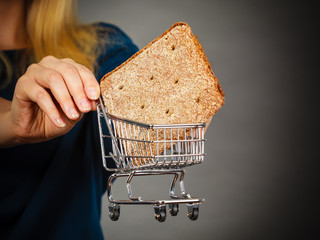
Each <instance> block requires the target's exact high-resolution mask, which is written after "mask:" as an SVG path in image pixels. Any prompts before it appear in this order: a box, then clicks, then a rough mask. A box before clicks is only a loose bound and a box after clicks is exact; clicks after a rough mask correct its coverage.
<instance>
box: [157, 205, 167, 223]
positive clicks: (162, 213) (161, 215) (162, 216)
mask: <svg viewBox="0 0 320 240" xmlns="http://www.w3.org/2000/svg"><path fill="white" fill-rule="evenodd" d="M154 212H155V214H154V217H155V219H156V220H158V221H159V222H164V221H165V220H166V216H167V211H166V205H155V206H154Z"/></svg>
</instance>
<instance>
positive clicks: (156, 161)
mask: <svg viewBox="0 0 320 240" xmlns="http://www.w3.org/2000/svg"><path fill="white" fill-rule="evenodd" d="M97 114H98V124H99V131H100V141H101V151H102V161H103V166H104V168H105V169H106V170H107V171H114V172H115V173H113V174H112V175H111V176H110V177H109V180H108V189H107V194H108V199H109V202H110V203H111V204H110V205H109V217H110V218H111V220H118V218H119V215H120V206H119V204H153V205H154V210H155V218H156V219H157V220H158V221H160V222H162V221H164V220H165V218H166V205H167V204H168V205H169V211H170V213H171V215H173V216H175V215H177V213H178V211H179V204H186V205H187V209H188V214H187V215H188V216H189V218H190V219H191V220H196V219H197V218H198V211H199V204H200V203H201V202H203V201H204V200H203V199H200V198H191V196H190V194H186V193H185V188H184V183H183V178H184V174H185V172H184V170H183V169H182V168H183V167H186V166H191V165H195V164H199V163H201V162H202V161H203V160H204V156H205V153H204V143H205V138H204V132H205V127H206V123H201V124H166V125H163V124H161V125H151V124H145V123H141V122H136V121H132V120H128V119H124V118H119V117H117V116H114V115H111V114H109V113H108V112H107V109H106V108H105V107H104V104H103V101H102V99H100V100H99V104H98V107H97ZM110 140H111V145H112V151H109V152H108V153H107V154H106V151H107V149H109V148H110V147H109V146H110ZM108 147H109V148H108ZM166 174H171V175H173V180H172V183H171V186H170V191H169V196H170V199H169V200H142V198H141V197H135V196H133V195H132V191H131V185H130V182H131V180H132V178H133V176H146V175H166ZM118 177H127V190H128V197H129V199H127V200H115V199H113V197H112V193H111V186H112V183H113V181H114V180H115V179H116V178H118ZM178 179H179V183H180V191H181V194H180V196H177V195H176V194H175V184H176V182H177V180H178Z"/></svg>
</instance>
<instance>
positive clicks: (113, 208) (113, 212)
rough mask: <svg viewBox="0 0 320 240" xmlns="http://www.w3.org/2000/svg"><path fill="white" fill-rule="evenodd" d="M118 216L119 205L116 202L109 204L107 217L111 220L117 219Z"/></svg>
mask: <svg viewBox="0 0 320 240" xmlns="http://www.w3.org/2000/svg"><path fill="white" fill-rule="evenodd" d="M119 216H120V206H119V205H117V204H110V205H109V217H110V219H111V220H112V221H117V220H118V219H119Z"/></svg>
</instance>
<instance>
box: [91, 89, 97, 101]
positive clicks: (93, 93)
mask: <svg viewBox="0 0 320 240" xmlns="http://www.w3.org/2000/svg"><path fill="white" fill-rule="evenodd" d="M89 94H90V96H89V97H90V99H91V100H96V99H98V97H99V96H98V91H97V89H95V88H90V89H89Z"/></svg>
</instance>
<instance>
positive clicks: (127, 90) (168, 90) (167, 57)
mask: <svg viewBox="0 0 320 240" xmlns="http://www.w3.org/2000/svg"><path fill="white" fill-rule="evenodd" d="M100 87H101V93H102V97H103V101H104V104H105V106H106V108H107V110H108V112H109V113H110V114H113V115H115V116H118V117H122V118H126V119H130V120H134V121H138V122H142V123H147V124H180V123H204V122H207V123H208V122H209V121H210V119H211V117H212V116H213V115H214V114H215V113H216V112H217V111H218V110H219V109H220V108H221V107H222V105H223V104H224V93H223V91H222V88H221V86H220V84H219V82H218V79H217V78H216V77H215V75H214V73H213V72H212V68H211V66H210V64H209V62H208V59H207V57H206V55H205V54H204V51H203V49H202V46H201V45H200V43H199V42H198V40H197V37H196V36H194V35H193V33H192V31H191V28H190V26H189V25H187V24H186V23H182V22H179V23H176V24H174V25H172V26H171V27H170V28H169V29H168V30H167V31H166V32H164V33H163V34H162V35H161V36H159V37H158V38H156V39H155V40H153V41H152V42H151V43H149V44H148V45H147V46H146V47H144V48H143V49H141V50H140V51H138V52H137V53H136V54H134V55H133V56H132V57H131V58H129V59H128V60H127V61H126V62H124V63H123V64H121V65H120V66H119V67H117V68H116V69H114V70H113V71H111V72H109V73H107V74H106V75H105V76H104V77H103V78H102V79H101V84H100Z"/></svg>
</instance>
